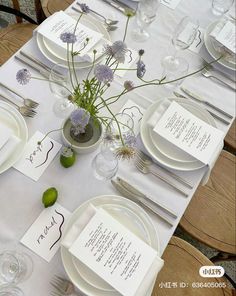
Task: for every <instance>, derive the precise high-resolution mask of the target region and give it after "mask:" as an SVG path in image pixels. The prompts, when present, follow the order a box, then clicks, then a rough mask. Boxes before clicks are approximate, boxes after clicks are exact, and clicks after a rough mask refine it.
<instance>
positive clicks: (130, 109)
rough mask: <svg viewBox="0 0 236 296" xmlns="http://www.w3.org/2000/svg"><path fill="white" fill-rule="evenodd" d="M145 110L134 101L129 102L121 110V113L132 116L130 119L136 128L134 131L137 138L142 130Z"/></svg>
mask: <svg viewBox="0 0 236 296" xmlns="http://www.w3.org/2000/svg"><path fill="white" fill-rule="evenodd" d="M144 111H145V110H144V108H143V107H141V106H139V105H138V104H136V103H135V102H134V101H132V100H128V101H127V102H126V103H125V105H124V106H123V107H122V108H121V111H120V112H119V113H125V114H128V115H130V117H131V118H132V119H133V123H134V127H133V131H134V134H135V136H137V134H138V133H139V129H140V122H141V119H142V117H143V113H144Z"/></svg>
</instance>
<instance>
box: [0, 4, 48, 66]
mask: <svg viewBox="0 0 236 296" xmlns="http://www.w3.org/2000/svg"><path fill="white" fill-rule="evenodd" d="M12 2H13V8H11V7H7V6H5V5H0V11H3V12H6V13H10V14H14V15H15V16H16V24H12V25H9V26H8V27H6V28H3V29H0V65H2V64H3V63H4V62H5V61H6V60H8V59H9V58H10V57H11V56H12V55H13V54H14V53H15V52H16V51H17V50H18V49H19V48H20V47H22V46H23V45H24V44H25V43H26V42H27V41H28V40H29V39H30V38H31V37H32V34H33V30H34V29H35V28H36V25H37V22H36V21H34V20H33V19H32V18H31V17H30V16H27V15H26V14H24V13H22V12H21V11H20V6H19V2H18V0H13V1H12ZM35 9H36V16H37V21H38V23H40V22H41V21H42V20H43V15H42V9H41V3H40V0H35ZM23 19H24V20H26V21H27V22H28V23H23Z"/></svg>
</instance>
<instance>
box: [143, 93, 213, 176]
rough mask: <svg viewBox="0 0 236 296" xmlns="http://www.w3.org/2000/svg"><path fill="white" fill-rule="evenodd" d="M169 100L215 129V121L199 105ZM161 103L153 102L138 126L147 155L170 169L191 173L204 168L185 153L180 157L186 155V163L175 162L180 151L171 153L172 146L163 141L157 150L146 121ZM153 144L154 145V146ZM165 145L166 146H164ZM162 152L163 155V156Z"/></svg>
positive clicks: (182, 100) (183, 100) (156, 142)
mask: <svg viewBox="0 0 236 296" xmlns="http://www.w3.org/2000/svg"><path fill="white" fill-rule="evenodd" d="M168 99H169V100H175V101H176V102H177V103H178V104H180V105H181V106H183V107H184V108H186V109H187V110H188V111H190V112H193V114H194V115H195V116H197V117H199V118H200V119H202V120H204V121H206V122H207V123H208V124H210V125H212V126H214V127H216V125H215V121H214V119H213V118H212V116H211V115H210V114H209V113H208V112H207V111H206V110H205V109H203V108H201V107H200V106H199V105H197V104H195V103H193V102H191V101H187V100H186V99H177V98H168ZM162 102H163V100H161V101H158V102H155V103H154V104H152V105H151V106H150V107H149V108H148V109H147V110H146V112H145V113H144V116H143V118H142V121H141V125H140V135H141V139H142V142H143V144H144V146H145V148H146V149H147V151H148V152H149V154H150V155H151V156H152V157H153V158H154V159H155V160H157V161H158V162H160V163H161V164H163V165H164V166H167V167H169V168H171V169H175V170H182V171H192V170H197V169H200V168H202V167H204V166H205V164H203V163H202V162H200V161H198V160H194V159H192V161H189V156H188V154H187V153H186V154H185V153H182V154H181V157H183V156H184V155H187V156H188V158H187V161H179V160H176V157H177V156H178V157H180V154H178V152H179V151H180V150H178V151H177V150H176V151H177V152H176V151H173V150H172V148H173V149H174V146H173V145H172V146H171V145H170V143H169V142H168V144H167V142H165V141H164V142H163V139H161V150H160V148H159V140H158V141H155V140H154V139H153V134H154V133H153V131H152V128H150V127H149V125H148V120H149V118H150V117H151V116H152V114H153V113H154V112H155V111H156V110H157V108H158V106H159V105H160V104H161V103H162ZM154 143H155V144H154ZM166 144H167V145H166ZM162 151H164V152H165V153H164V154H163V153H162ZM167 151H168V153H167ZM169 154H170V155H171V157H172V158H170V157H169Z"/></svg>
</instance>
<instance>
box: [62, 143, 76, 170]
mask: <svg viewBox="0 0 236 296" xmlns="http://www.w3.org/2000/svg"><path fill="white" fill-rule="evenodd" d="M75 161H76V156H75V152H74V151H73V150H72V149H71V148H67V147H65V148H63V149H62V152H61V155H60V163H61V165H62V166H63V167H64V168H69V167H71V166H72V165H73V164H74V163H75Z"/></svg>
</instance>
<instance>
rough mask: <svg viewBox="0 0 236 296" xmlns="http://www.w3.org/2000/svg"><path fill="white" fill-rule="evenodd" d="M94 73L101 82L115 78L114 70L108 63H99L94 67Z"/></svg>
mask: <svg viewBox="0 0 236 296" xmlns="http://www.w3.org/2000/svg"><path fill="white" fill-rule="evenodd" d="M94 75H95V76H96V78H97V80H98V81H100V82H104V83H107V82H109V81H112V80H113V76H114V75H113V71H112V69H111V68H110V67H108V66H107V65H97V66H95V68H94Z"/></svg>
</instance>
